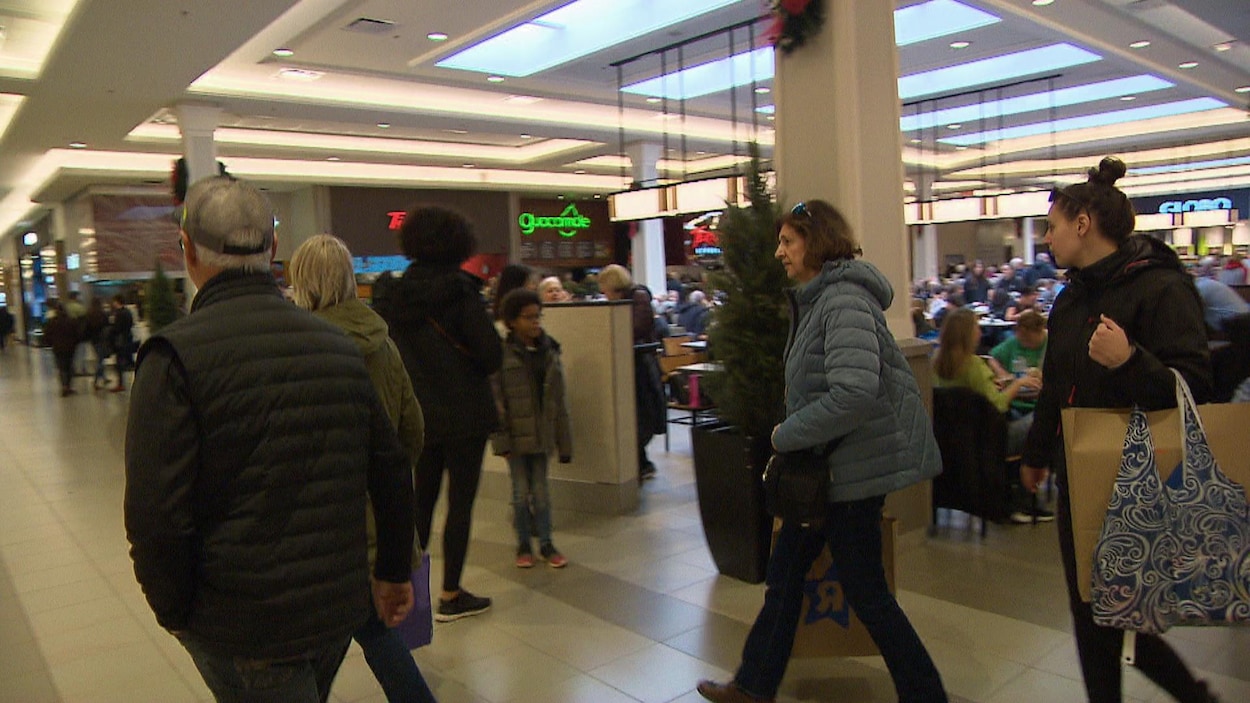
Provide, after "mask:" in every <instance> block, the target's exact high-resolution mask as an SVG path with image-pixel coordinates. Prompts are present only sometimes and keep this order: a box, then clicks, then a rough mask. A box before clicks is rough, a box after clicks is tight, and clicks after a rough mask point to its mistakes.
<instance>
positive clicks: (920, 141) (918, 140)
mask: <svg viewBox="0 0 1250 703" xmlns="http://www.w3.org/2000/svg"><path fill="white" fill-rule="evenodd" d="M923 141H924V140H922V139H916V138H913V139H912V140H911V143H912V144H920V143H922V142H923Z"/></svg>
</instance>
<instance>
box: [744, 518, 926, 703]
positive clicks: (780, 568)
mask: <svg viewBox="0 0 1250 703" xmlns="http://www.w3.org/2000/svg"><path fill="white" fill-rule="evenodd" d="M884 502H885V497H884V496H876V497H873V498H866V499H864V500H857V501H851V502H846V503H830V504H829V506H828V512H827V514H826V517H825V520H824V523H823V524H822V525H820V526H818V527H817V526H813V527H810V528H804V527H801V526H799V525H795V524H793V523H789V522H787V523H784V524H782V526H781V531H780V532H779V533H778V534H777V542H776V544H775V545H774V546H773V553H772V557H770V558H769V561H768V575H767V578H766V584H767V590H765V592H764V607H763V608H762V609H761V610H760V614H759V615H757V616H756V618H755V624H754V625H752V626H751V632H750V634H748V635H747V641H746V645H745V646H744V647H743V650H742V664H741V665H740V666H739V667H738V673H737V674H736V675H735V676H734V683H736V684H737V685H738V687H739V688H741V689H742V690H744V691H746V692H747V693H749V694H751V695H753V696H756V697H757V698H772V697H774V696H776V694H777V687H778V686H780V685H781V679H782V677H783V676H784V675H785V673H786V665H787V664H788V663H789V661H790V650H791V649H792V648H793V647H794V633H795V630H797V629H798V623H799V614H800V610H801V609H802V606H803V590H804V580H805V577H806V575H807V571H808V569H809V568H811V565H812V561H814V560H815V559H816V557H817V556H819V555H820V550H821V548H822V547H823V546H824V545H825V544H826V543H828V545H829V552H830V554H832V555H833V563H834V567H835V568H836V569H837V573H838V576H839V580H840V581H841V583H842V591H843V593H844V594H845V596H846V602H847V603H848V604H850V606H851V608H852V609H853V610H854V611H855V615H856V616H858V617H859V619H860V621H861V622H863V623H864V626H865V627H866V628H867V629H868V634H870V635H871V636H872V640H873V642H875V643H876V644H877V648H878V649H880V650H881V656H882V657H883V658H884V659H885V664H886V667H887V668H889V670H890V676H891V678H893V679H894V688H895V690H896V692H897V693H898V700H899V703H944V702H945V701H946V692H945V690H944V689H943V688H942V679H941V677H940V676H939V675H938V672H937V668H936V667H934V666H933V660H931V659H930V658H929V653H928V652H927V651H926V650H925V647H924V643H922V642H921V641H920V637H919V636H918V635H917V634H916V631H915V630H914V629H912V626H911V623H910V622H908V620H907V616H906V615H905V614H904V613H903V611H902V609H901V608H899V606H898V601H896V600H894V596H893V595H892V594H891V593H890V590H889V587H888V585H887V584H886V580H885V569H884V566H883V565H882V562H881V506H882V505H883V504H884Z"/></svg>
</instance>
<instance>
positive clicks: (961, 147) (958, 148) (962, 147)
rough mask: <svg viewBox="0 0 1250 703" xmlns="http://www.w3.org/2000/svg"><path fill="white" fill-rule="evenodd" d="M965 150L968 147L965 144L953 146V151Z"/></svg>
mask: <svg viewBox="0 0 1250 703" xmlns="http://www.w3.org/2000/svg"><path fill="white" fill-rule="evenodd" d="M967 150H968V147H966V146H957V147H955V151H967Z"/></svg>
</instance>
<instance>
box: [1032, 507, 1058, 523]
mask: <svg viewBox="0 0 1250 703" xmlns="http://www.w3.org/2000/svg"><path fill="white" fill-rule="evenodd" d="M1030 514H1031V516H1032V517H1033V519H1034V520H1035V521H1037V522H1054V521H1055V514H1054V513H1053V512H1051V511H1049V510H1047V509H1046V508H1033V510H1032V511H1031V513H1030Z"/></svg>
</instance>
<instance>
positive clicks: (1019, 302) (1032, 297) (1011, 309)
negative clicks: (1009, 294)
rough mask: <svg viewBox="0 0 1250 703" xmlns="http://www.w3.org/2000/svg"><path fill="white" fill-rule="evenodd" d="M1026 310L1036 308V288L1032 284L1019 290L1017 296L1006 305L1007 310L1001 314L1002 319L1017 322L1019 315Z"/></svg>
mask: <svg viewBox="0 0 1250 703" xmlns="http://www.w3.org/2000/svg"><path fill="white" fill-rule="evenodd" d="M1028 310H1033V311H1036V310H1037V289H1036V288H1034V287H1033V286H1028V287H1026V288H1025V289H1024V290H1022V291H1020V295H1019V297H1017V298H1016V299H1015V300H1014V301H1013V302H1012V303H1011V304H1010V305H1008V306H1007V312H1006V313H1005V314H1004V315H1003V319H1004V320H1007V321H1008V322H1018V321H1019V320H1020V316H1021V315H1022V314H1024V313H1025V311H1028Z"/></svg>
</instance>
